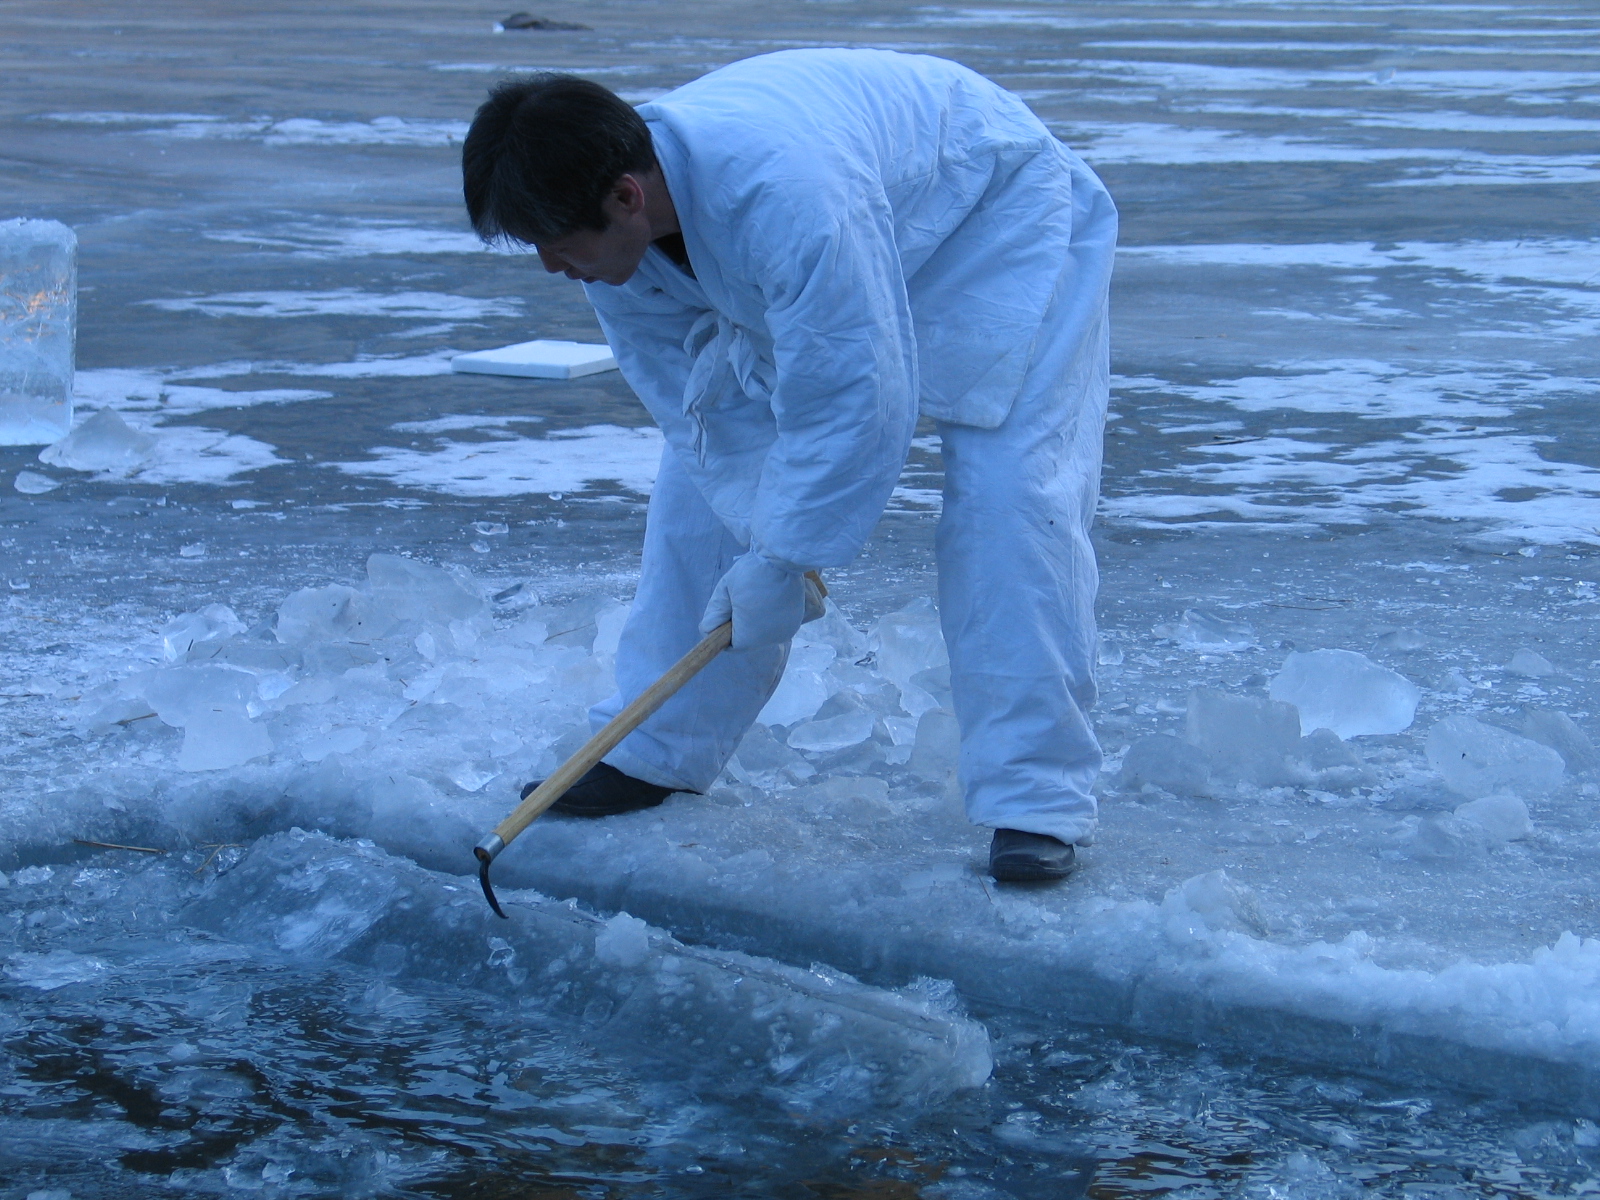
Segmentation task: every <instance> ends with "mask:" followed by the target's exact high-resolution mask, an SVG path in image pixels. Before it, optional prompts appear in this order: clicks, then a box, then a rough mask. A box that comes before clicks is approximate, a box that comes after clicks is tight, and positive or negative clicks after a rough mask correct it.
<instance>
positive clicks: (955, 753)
mask: <svg viewBox="0 0 1600 1200" xmlns="http://www.w3.org/2000/svg"><path fill="white" fill-rule="evenodd" d="M960 760H961V727H960V726H959V725H958V724H956V715H955V713H953V712H951V711H950V710H949V709H947V708H930V709H929V710H928V711H927V712H925V713H923V714H922V716H921V717H920V718H919V719H918V721H917V736H916V741H915V742H914V743H913V744H912V748H911V757H910V758H909V759H908V760H907V761H906V770H908V771H910V772H911V774H913V775H915V776H917V777H918V778H919V779H926V780H928V781H929V782H930V783H948V782H949V781H950V780H951V778H952V777H953V776H954V775H955V771H956V766H957V764H958V763H959V762H960Z"/></svg>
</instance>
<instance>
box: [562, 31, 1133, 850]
mask: <svg viewBox="0 0 1600 1200" xmlns="http://www.w3.org/2000/svg"><path fill="white" fill-rule="evenodd" d="M639 112H640V115H641V116H643V117H644V118H645V120H646V122H647V123H648V125H649V127H650V132H651V135H652V137H653V138H654V143H655V151H656V154H657V157H658V159H659V161H660V165H661V169H662V171H663V173H664V176H665V179H666V183H667V190H668V192H669V193H670V195H671V197H672V201H673V204H674V206H675V208H676V210H677V216H678V221H679V223H680V226H681V228H682V232H683V240H684V245H685V247H686V248H687V251H688V256H689V262H690V265H691V267H692V270H693V275H692V276H691V275H690V274H689V273H688V272H686V271H685V270H683V269H682V268H680V267H679V266H677V265H676V264H674V263H673V262H672V261H671V259H669V258H668V257H667V256H666V255H665V254H664V253H662V251H661V250H660V249H659V248H657V247H651V249H650V250H649V251H648V252H647V253H646V255H645V259H644V261H643V263H642V264H641V265H640V268H639V270H638V272H637V273H636V274H635V275H634V276H633V278H631V279H630V280H629V281H628V282H627V283H625V284H623V285H621V286H615V287H614V286H610V285H606V284H591V285H588V289H587V290H588V295H589V299H590V300H591V302H592V303H593V304H594V308H595V311H596V313H597V314H598V316H599V319H600V323H601V325H602V327H603V328H604V330H605V334H606V338H607V340H608V341H609V342H610V344H611V346H612V348H613V350H614V352H615V353H616V357H617V361H618V364H619V366H620V367H621V369H622V373H623V375H624V377H625V378H626V379H627V381H628V383H629V384H630V385H631V386H632V387H633V389H634V390H635V391H636V392H637V393H638V394H639V397H640V399H641V400H642V401H643V402H644V404H645V406H646V408H648V409H649V410H650V413H651V414H652V415H653V416H654V417H655V419H656V421H657V423H658V424H659V425H660V427H661V430H662V432H663V433H664V434H665V436H666V442H667V449H666V451H665V453H664V455H663V457H662V462H661V471H660V475H659V477H658V479H657V481H656V488H655V492H654V494H653V495H652V496H651V500H650V510H649V516H648V520H647V527H646V533H645V545H644V561H643V570H642V576H641V581H640V587H639V592H638V596H637V598H636V600H635V603H634V607H633V612H632V614H631V615H630V617H629V619H628V622H627V624H626V627H625V628H624V630H623V634H622V640H621V644H620V647H619V649H618V652H617V679H618V686H619V689H620V691H619V694H618V695H617V696H614V697H612V698H611V699H610V700H608V701H605V702H603V703H601V704H599V705H597V706H596V707H595V709H594V711H593V713H592V720H593V721H594V723H595V726H596V727H597V728H598V727H599V725H600V724H602V723H603V722H605V721H607V720H609V719H610V718H611V717H612V716H613V715H615V714H616V713H617V712H618V711H619V710H620V709H621V707H622V706H623V704H624V703H626V702H627V701H629V700H631V699H633V697H635V696H636V695H638V694H639V692H641V691H642V690H643V689H644V688H645V687H646V686H648V685H649V684H650V683H651V682H652V681H654V680H655V679H656V678H657V676H659V675H660V674H661V673H662V672H663V671H665V670H666V669H667V667H669V666H670V665H671V664H672V663H673V662H675V661H676V660H677V659H678V658H679V657H680V656H681V655H682V654H683V653H684V652H685V651H687V650H688V649H689V648H690V647H691V646H692V645H694V644H695V643H696V642H697V641H698V640H699V639H700V637H701V634H700V632H699V630H698V624H699V622H700V620H701V617H702V615H703V613H704V612H705V608H706V604H707V601H708V599H709V597H710V596H711V593H712V590H713V587H714V586H715V585H716V583H717V581H718V580H719V579H720V578H721V576H722V574H723V573H724V572H725V571H726V570H727V569H728V568H729V566H731V565H732V563H733V561H734V559H735V558H737V557H738V556H739V555H740V554H742V553H744V552H745V551H746V550H747V549H749V548H752V547H753V548H755V549H757V550H759V551H760V552H761V553H762V554H764V555H765V556H766V557H768V558H770V559H773V560H775V561H777V562H779V563H781V564H785V565H788V566H790V567H792V568H799V569H810V568H825V567H837V566H843V565H844V564H846V563H848V562H849V561H850V560H851V559H852V558H854V557H855V555H856V553H857V552H858V551H859V550H860V549H861V547H862V545H863V544H864V543H865V542H866V540H867V538H868V536H869V535H870V533H871V532H872V529H873V527H874V526H875V525H876V523H877V521H878V519H879V517H880V516H881V515H882V513H883V509H884V506H885V504H886V503H887V502H888V500H889V498H890V496H891V494H892V492H893V490H894V487H895V484H896V481H897V479H898V477H899V474H900V471H901V468H902V466H903V465H904V461H905V457H906V453H907V451H908V449H909V445H910V441H911V437H912V433H913V430H914V428H915V425H916V422H917V416H918V412H919V411H920V412H921V413H922V414H924V415H926V416H928V417H930V418H932V419H933V420H934V421H935V422H936V423H937V426H938V430H939V434H940V436H941V438H942V442H943V447H942V448H943V457H944V470H945V487H944V508H943V513H942V515H941V517H940V519H939V526H938V533H937V540H936V553H937V559H938V567H939V614H940V622H941V625H942V627H943V630H944V637H945V641H946V643H947V645H948V648H949V652H950V680H951V692H952V696H953V702H954V705H955V712H956V718H957V721H958V723H959V726H960V729H961V754H960V779H961V784H962V788H963V793H964V796H965V799H966V806H967V813H968V816H969V817H970V818H971V820H972V821H973V822H974V823H975V824H978V825H987V826H991V827H995V828H1009V829H1019V830H1024V831H1026V832H1030V833H1042V834H1049V835H1052V836H1054V837H1058V838H1060V839H1062V840H1063V841H1066V842H1075V841H1079V840H1082V839H1086V838H1087V837H1088V835H1089V834H1090V833H1091V832H1092V831H1093V829H1094V825H1095V812H1096V810H1095V801H1094V797H1093V795H1092V794H1091V793H1090V790H1089V789H1090V785H1091V783H1092V782H1093V781H1094V778H1095V776H1096V774H1097V772H1098V771H1099V768H1100V749H1099V745H1098V744H1097V742H1096V740H1095V737H1094V733H1093V729H1092V727H1091V725H1090V723H1089V720H1088V717H1087V715H1086V712H1085V710H1086V709H1087V708H1088V707H1089V706H1090V705H1091V704H1092V703H1093V700H1094V694H1095V692H1094V675H1093V671H1094V648H1095V628H1094V612H1093V605H1094V595H1095V588H1096V584H1097V573H1096V567H1095V560H1094V552H1093V549H1092V547H1091V545H1090V541H1089V525H1090V521H1091V519H1092V517H1093V513H1094V507H1095V501H1096V497H1097V494H1098V490H1099V475H1100V460H1101V441H1102V436H1103V432H1104V423H1105V409H1106V398H1107V391H1108V382H1109V365H1108V349H1107V323H1106V299H1107V289H1108V284H1109V280H1110V275H1111V262H1112V254H1113V249H1114V246H1115V242H1116V210H1115V209H1114V207H1113V206H1112V203H1111V200H1110V197H1109V196H1107V194H1106V192H1105V190H1104V188H1103V187H1102V186H1101V184H1100V182H1099V180H1097V179H1096V178H1095V176H1094V175H1093V173H1091V172H1090V170H1089V169H1088V168H1087V167H1086V166H1084V164H1083V163H1082V162H1081V161H1080V160H1079V159H1078V158H1077V157H1076V156H1075V155H1073V154H1072V153H1071V152H1070V151H1068V150H1067V149H1066V148H1065V147H1063V146H1062V145H1061V144H1060V142H1058V141H1057V140H1056V138H1055V137H1053V136H1052V135H1051V134H1050V132H1049V131H1048V130H1047V129H1046V128H1045V127H1044V125H1043V124H1041V123H1040V121H1039V120H1038V118H1037V117H1035V116H1034V115H1033V114H1032V113H1031V112H1030V111H1029V110H1028V108H1027V107H1026V106H1025V105H1024V104H1023V103H1022V102H1021V101H1020V100H1018V99H1017V98H1016V97H1015V96H1013V95H1011V94H1010V93H1008V92H1006V91H1004V90H1003V89H1001V88H999V87H997V86H996V85H994V84H992V83H990V82H989V81H988V80H986V79H984V78H982V77H981V76H979V75H976V74H974V73H973V72H971V71H969V70H967V69H966V68H964V67H961V66H959V65H957V64H955V63H952V62H948V61H945V60H943V59H938V58H931V57H926V56H922V55H905V54H896V53H891V52H888V51H878V50H791V51H784V52H781V53H777V54H770V55H764V56H762V57H759V58H752V59H746V60H744V61H742V62H738V63H734V64H732V65H731V66H728V67H724V68H722V69H721V70H718V71H715V72H713V73H711V74H710V75H707V76H705V77H703V78H701V79H698V80H696V81H695V82H693V83H690V84H687V85H685V86H684V87H681V88H679V89H678V90H676V91H674V92H672V93H670V94H669V95H667V96H664V97H662V98H661V99H659V100H656V101H653V102H652V103H649V104H645V105H643V106H641V107H640V109H639ZM787 654H788V649H787V646H765V647H757V648H752V649H749V650H743V651H728V652H726V653H724V654H723V655H721V656H720V657H719V658H718V659H717V660H716V661H714V662H713V663H712V664H711V666H710V667H709V668H707V669H706V670H705V671H704V672H702V673H701V674H700V676H699V677H698V678H696V679H695V680H694V681H693V682H691V683H690V684H689V686H687V687H686V688H685V689H684V690H683V691H682V692H680V693H679V694H678V695H677V696H676V697H675V698H674V699H673V700H672V701H670V702H669V703H668V704H667V705H666V706H664V707H663V708H662V709H661V710H660V711H659V712H658V713H657V714H656V715H655V716H654V717H652V718H651V719H650V720H649V721H648V722H646V723H645V725H644V726H643V727H641V728H640V729H639V730H638V731H637V732H635V733H634V734H633V735H631V736H630V737H629V738H628V739H627V740H626V741H624V742H623V743H622V744H621V746H619V747H618V748H617V749H616V750H614V751H613V752H612V753H611V754H609V755H607V756H606V760H607V761H608V762H610V763H611V764H612V765H613V766H615V767H616V768H617V769H618V770H620V771H623V772H624V773H626V774H628V775H632V776H634V777H635V778H638V779H643V780H646V781H648V782H650V783H654V784H658V785H661V786H665V787H672V788H676V789H681V790H688V791H697V792H698V791H705V790H706V789H707V788H708V787H709V786H710V785H711V783H712V781H713V780H715V779H716V777H717V775H718V774H719V772H720V771H721V770H722V767H723V765H724V764H725V763H726V761H727V759H728V758H729V757H730V756H731V755H732V753H733V751H734V749H735V748H736V747H737V745H738V743H739V739H740V738H741V737H742V736H743V734H744V733H745V731H746V730H747V729H748V728H749V727H750V725H751V723H752V722H753V721H754V720H755V717H756V715H757V713H759V712H760V710H761V708H762V706H763V705H764V704H765V702H766V700H767V698H768V697H769V696H770V695H771V693H772V691H773V689H774V688H775V687H776V686H777V683H778V680H779V678H780V676H781V675H782V673H783V667H784V662H785V660H786V658H787Z"/></svg>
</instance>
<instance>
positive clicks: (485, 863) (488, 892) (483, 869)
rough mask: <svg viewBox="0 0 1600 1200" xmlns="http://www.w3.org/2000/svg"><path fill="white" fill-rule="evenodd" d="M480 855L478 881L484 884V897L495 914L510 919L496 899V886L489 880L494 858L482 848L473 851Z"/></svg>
mask: <svg viewBox="0 0 1600 1200" xmlns="http://www.w3.org/2000/svg"><path fill="white" fill-rule="evenodd" d="M473 853H474V854H476V855H477V856H478V882H479V883H481V884H482V885H483V898H484V899H485V900H487V901H488V902H489V907H490V908H492V909H494V915H495V916H497V917H499V918H501V919H502V920H510V918H509V917H507V916H506V910H505V909H503V908H501V907H500V901H499V900H497V899H495V895H494V886H493V885H492V884H491V883H490V882H489V864H490V863H492V862H494V859H492V858H491V857H489V855H488V854H487V853H486V852H485V851H483V850H482V849H481V848H480V849H476V850H474V851H473Z"/></svg>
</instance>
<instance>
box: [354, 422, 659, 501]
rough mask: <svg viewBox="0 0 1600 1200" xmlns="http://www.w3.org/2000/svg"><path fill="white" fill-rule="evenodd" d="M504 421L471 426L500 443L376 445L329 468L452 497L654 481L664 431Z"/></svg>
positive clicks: (639, 490)
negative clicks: (534, 431) (366, 456)
mask: <svg viewBox="0 0 1600 1200" xmlns="http://www.w3.org/2000/svg"><path fill="white" fill-rule="evenodd" d="M451 420H452V421H457V420H459V419H458V418H451ZM505 423H506V422H500V421H498V420H497V419H495V418H479V419H475V425H474V426H471V427H476V428H490V429H501V430H502V432H501V434H500V438H501V439H503V440H490V441H457V440H455V439H453V438H447V437H441V438H439V439H438V442H437V444H436V445H435V447H434V448H433V449H429V450H418V449H409V448H403V447H398V446H376V447H374V448H373V449H372V454H373V455H374V457H373V458H372V459H371V460H369V461H366V462H342V463H335V464H333V465H335V466H337V467H338V468H339V469H340V470H341V471H344V472H346V473H347V474H351V475H372V476H378V477H381V478H385V479H390V480H392V481H394V482H395V483H398V484H401V485H404V486H406V487H417V488H425V489H427V490H428V491H435V492H448V493H450V494H452V495H457V496H526V495H536V494H539V493H549V492H582V491H590V490H594V489H595V488H597V487H599V486H601V485H603V484H615V485H616V486H617V487H618V488H619V489H620V490H621V491H623V492H626V493H629V494H632V495H649V493H650V491H651V489H652V488H653V487H654V486H655V479H656V469H657V467H658V466H659V465H660V462H661V450H662V446H663V445H664V442H663V439H662V437H661V431H660V430H658V429H656V428H654V427H653V426H647V427H641V428H626V427H624V426H620V425H586V426H583V427H581V428H577V429H560V430H552V431H551V432H550V433H549V434H547V435H546V436H544V437H542V438H529V437H517V436H515V435H508V434H506V433H504V432H503V425H504V424H505ZM466 428H469V426H466V425H464V424H458V423H457V424H452V425H450V426H449V427H448V428H447V429H446V428H441V429H440V430H439V432H441V433H444V432H454V431H459V430H463V429H466Z"/></svg>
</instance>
